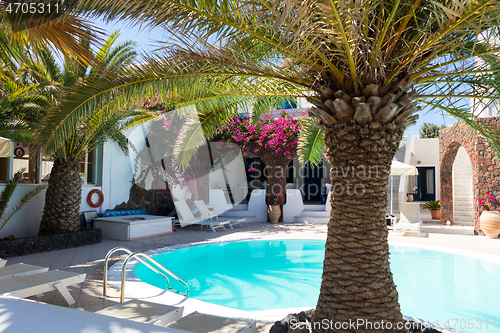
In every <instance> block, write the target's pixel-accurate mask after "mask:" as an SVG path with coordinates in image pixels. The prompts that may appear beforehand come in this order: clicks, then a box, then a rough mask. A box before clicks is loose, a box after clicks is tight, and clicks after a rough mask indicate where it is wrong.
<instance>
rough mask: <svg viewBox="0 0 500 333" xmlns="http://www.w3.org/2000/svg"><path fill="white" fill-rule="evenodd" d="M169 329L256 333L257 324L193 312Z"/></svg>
mask: <svg viewBox="0 0 500 333" xmlns="http://www.w3.org/2000/svg"><path fill="white" fill-rule="evenodd" d="M167 328H174V329H176V330H182V331H188V332H193V333H255V332H256V329H255V323H253V322H248V321H242V320H234V319H230V318H224V317H217V316H212V315H207V314H202V313H198V312H193V313H191V314H189V315H187V316H185V317H183V318H182V319H180V320H177V321H175V322H173V323H171V324H169V325H167Z"/></svg>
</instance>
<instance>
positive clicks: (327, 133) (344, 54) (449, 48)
mask: <svg viewBox="0 0 500 333" xmlns="http://www.w3.org/2000/svg"><path fill="white" fill-rule="evenodd" d="M85 9H86V10H91V11H94V13H105V15H107V18H114V17H118V18H122V17H123V18H132V19H135V20H137V21H142V22H148V23H149V24H151V25H152V26H160V25H161V26H164V27H165V28H166V29H168V31H170V32H172V33H174V34H175V37H176V38H177V39H176V42H175V43H176V45H174V46H173V47H172V48H171V49H170V50H169V53H167V59H165V60H162V61H157V62H152V63H151V64H149V66H144V67H142V68H138V69H137V70H136V74H134V75H129V76H126V75H125V76H123V77H122V78H109V79H108V80H107V82H106V84H103V85H102V86H101V88H102V89H101V90H100V91H97V90H95V96H94V97H95V98H92V99H86V100H83V99H81V100H79V101H78V103H80V104H78V105H79V111H78V112H75V115H74V117H77V114H80V113H85V112H86V110H89V108H90V105H91V104H92V103H95V101H99V103H103V101H108V102H109V103H110V104H109V105H110V107H115V108H116V107H118V106H121V105H123V104H125V103H126V99H130V97H131V96H137V94H138V93H139V92H140V93H142V94H143V93H144V91H145V90H146V89H147V88H151V89H152V90H156V93H159V94H162V99H163V100H164V101H167V102H171V103H172V104H175V105H177V106H182V105H185V104H188V103H194V104H195V105H196V107H197V108H198V109H202V110H201V111H202V112H203V114H204V115H212V117H205V118H204V119H202V120H201V125H200V128H203V129H204V130H206V131H208V132H210V131H212V130H213V127H214V122H215V119H217V117H219V118H220V114H219V115H217V114H216V112H215V111H216V110H221V109H224V108H225V107H227V106H229V107H230V108H231V109H232V110H233V109H234V106H235V105H237V104H240V105H241V104H244V103H247V104H248V103H250V102H252V101H256V100H259V99H265V97H269V96H283V97H290V96H292V97H293V96H304V97H307V99H308V100H309V101H310V102H311V103H312V104H314V107H313V108H312V109H311V110H310V112H309V114H310V116H311V117H312V118H313V121H314V124H316V127H315V128H313V127H308V130H307V132H306V133H305V137H308V138H312V139H314V140H315V141H316V142H318V139H317V138H321V137H322V136H324V147H325V150H326V155H327V157H328V160H329V162H330V163H331V165H332V168H331V182H332V189H333V191H334V193H333V196H332V200H331V205H332V214H331V218H330V221H329V224H328V236H327V241H326V245H325V250H326V251H325V261H324V270H323V280H322V284H321V291H320V296H319V300H318V304H317V306H316V309H315V312H314V315H313V320H314V321H316V322H320V321H321V320H322V319H328V320H333V321H335V322H349V320H351V321H354V322H356V320H357V319H365V320H369V321H372V322H373V321H378V322H380V321H381V320H384V322H385V323H387V322H389V323H391V324H392V325H394V327H395V325H396V322H401V321H402V320H403V317H402V314H401V310H400V306H399V304H398V293H397V290H396V287H395V285H394V282H393V278H392V273H391V270H390V267H389V247H388V244H387V228H386V223H385V219H384V215H385V212H386V208H387V200H386V197H387V196H386V191H387V184H388V178H389V174H390V166H391V161H392V158H393V156H394V153H395V151H396V149H397V147H398V144H399V142H400V140H401V137H402V135H403V132H404V130H405V129H406V128H408V127H409V126H411V125H413V124H414V123H415V121H416V119H417V117H418V115H416V113H417V112H418V111H419V110H420V108H421V106H425V105H428V106H431V107H434V108H441V109H442V110H443V111H444V112H446V113H449V114H451V115H453V116H456V117H458V118H459V119H461V120H463V121H465V122H466V123H467V124H469V125H470V126H471V127H472V128H474V129H476V130H478V131H480V132H481V133H482V134H483V135H485V136H486V137H487V138H488V139H489V140H490V141H491V142H492V143H493V144H494V146H495V148H496V149H497V151H500V149H499V148H500V144H499V143H500V141H499V140H498V133H496V131H495V130H494V129H491V128H484V127H481V126H480V125H478V123H477V122H475V115H474V114H472V113H471V112H470V111H469V110H468V108H465V107H464V104H465V103H467V101H468V99H472V98H473V99H472V100H473V101H474V102H475V103H479V101H480V102H488V101H492V100H498V98H499V97H498V92H499V91H500V90H499V89H498V88H499V86H498V81H494V80H493V79H492V78H493V75H494V74H495V73H497V72H498V71H499V68H500V66H499V65H500V62H499V59H498V53H496V52H498V51H499V50H500V47H499V45H498V40H495V39H494V37H495V36H496V35H497V26H498V23H499V18H500V1H498V0H478V1H474V2H461V1H454V0H452V1H441V0H438V1H428V0H413V1H405V0H397V1H389V2H381V1H373V0H364V1H357V2H355V1H340V0H331V1H329V2H327V1H318V0H304V1H300V2H294V1H290V0H282V1H253V2H250V1H239V0H220V1H217V2H203V1H191V0H175V1H174V0H163V1H156V2H148V3H146V2H145V1H139V0H135V1H134V0H131V1H121V2H113V3H102V2H98V1H92V0H89V1H87V2H85ZM214 44H215V45H218V47H214V46H213V45H214ZM475 57H483V58H487V59H488V61H487V62H481V61H474V59H475ZM113 85H114V86H113ZM113 87H114V88H113ZM187 87H189V89H187ZM119 93H122V94H123V95H122V96H123V97H120V96H119ZM87 97H88V96H87ZM75 104H76V101H72V102H71V104H70V105H68V106H63V107H62V108H64V109H65V108H68V109H73V108H74V105H75ZM210 110H212V111H213V112H211V111H210ZM71 118H72V117H70V118H68V119H67V124H66V125H64V124H63V125H61V127H60V128H59V129H57V130H56V132H55V133H54V135H64V130H63V128H68V127H69V126H71ZM314 147H315V146H314V145H308V144H304V145H303V154H304V155H306V156H310V157H311V159H317V158H318V156H320V155H321V154H319V153H318V150H317V148H314ZM386 327H387V326H386ZM314 330H315V331H335V329H333V328H329V329H324V328H315V329H314ZM358 331H360V332H365V331H368V329H367V328H362V327H358ZM386 331H403V330H402V329H396V328H393V329H388V330H386Z"/></svg>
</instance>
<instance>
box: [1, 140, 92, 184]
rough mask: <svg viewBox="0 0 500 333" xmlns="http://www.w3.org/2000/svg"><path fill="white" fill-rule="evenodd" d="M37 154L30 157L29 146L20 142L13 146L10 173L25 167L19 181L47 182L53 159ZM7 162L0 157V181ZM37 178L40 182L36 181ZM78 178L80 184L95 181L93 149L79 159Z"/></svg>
mask: <svg viewBox="0 0 500 333" xmlns="http://www.w3.org/2000/svg"><path fill="white" fill-rule="evenodd" d="M37 155H38V157H37V158H34V159H30V151H29V147H28V146H23V145H22V144H16V147H15V148H14V167H13V172H12V174H14V173H16V172H17V171H19V170H21V169H25V170H24V172H23V179H22V181H21V183H31V184H38V183H41V184H47V183H48V182H49V179H50V172H51V171H52V167H53V166H54V159H53V158H52V156H50V155H46V154H45V153H42V154H37ZM40 155H41V156H40ZM2 160H6V161H2ZM8 163H9V159H8V158H5V159H0V182H2V181H3V180H2V179H3V178H2V175H1V173H2V172H3V170H4V169H5V170H7V169H8ZM4 164H5V166H4ZM38 166H39V167H38ZM5 174H7V171H5ZM5 178H6V177H5ZM39 179H40V182H38V181H39ZM80 179H81V181H82V184H94V183H95V151H91V152H90V153H88V154H87V155H86V156H85V157H84V158H82V159H81V160H80Z"/></svg>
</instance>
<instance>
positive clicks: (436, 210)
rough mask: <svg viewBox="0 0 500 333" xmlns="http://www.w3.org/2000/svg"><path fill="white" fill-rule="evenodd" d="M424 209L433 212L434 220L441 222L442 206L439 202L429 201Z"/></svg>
mask: <svg viewBox="0 0 500 333" xmlns="http://www.w3.org/2000/svg"><path fill="white" fill-rule="evenodd" d="M422 208H423V209H428V210H430V211H431V216H432V219H433V220H439V219H440V218H441V204H440V203H439V200H430V201H427V202H426V203H425V204H424V205H423V206H422Z"/></svg>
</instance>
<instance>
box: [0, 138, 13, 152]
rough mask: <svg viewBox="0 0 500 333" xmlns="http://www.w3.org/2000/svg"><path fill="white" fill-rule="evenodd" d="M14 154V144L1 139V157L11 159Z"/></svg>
mask: <svg viewBox="0 0 500 333" xmlns="http://www.w3.org/2000/svg"><path fill="white" fill-rule="evenodd" d="M11 154H12V144H11V143H10V140H9V139H7V138H2V137H0V157H10V155H11Z"/></svg>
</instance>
